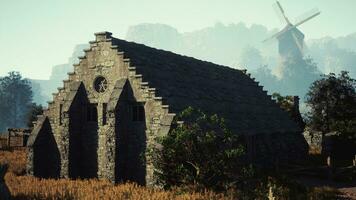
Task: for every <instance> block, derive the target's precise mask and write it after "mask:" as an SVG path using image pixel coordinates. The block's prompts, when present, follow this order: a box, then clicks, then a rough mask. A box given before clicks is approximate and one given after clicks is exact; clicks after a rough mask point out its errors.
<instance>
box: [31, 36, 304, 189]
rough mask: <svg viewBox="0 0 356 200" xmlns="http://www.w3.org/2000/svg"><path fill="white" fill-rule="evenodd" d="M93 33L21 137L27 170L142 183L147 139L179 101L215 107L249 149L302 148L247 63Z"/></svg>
mask: <svg viewBox="0 0 356 200" xmlns="http://www.w3.org/2000/svg"><path fill="white" fill-rule="evenodd" d="M95 36H96V39H95V41H92V42H90V48H89V49H86V50H84V51H85V55H84V56H82V57H80V58H79V59H80V62H79V63H78V64H75V65H74V71H73V72H72V73H68V79H67V80H64V81H63V87H59V88H58V91H57V92H56V93H53V101H51V102H48V103H49V104H48V109H47V110H45V111H44V114H43V115H42V116H39V118H38V121H37V122H36V123H35V127H34V129H33V131H32V133H31V136H30V138H29V140H28V144H27V145H28V147H29V153H28V163H27V171H28V173H29V174H31V175H34V176H38V177H43V178H60V177H63V178H73V179H76V178H104V179H108V180H110V181H112V182H123V181H135V182H137V183H139V184H141V185H151V184H152V183H153V182H152V181H153V168H152V163H151V161H150V159H149V156H148V154H147V152H146V149H147V147H148V146H150V145H153V141H154V137H156V136H162V135H165V134H167V133H168V132H169V131H170V128H171V125H172V121H173V118H174V116H175V113H178V112H180V111H182V110H183V109H185V108H186V107H188V106H192V107H195V108H198V109H201V110H203V111H205V112H207V113H217V114H219V115H220V116H222V117H224V118H225V119H226V122H227V125H228V127H229V128H230V129H231V130H233V131H234V132H236V133H237V134H243V135H245V136H246V137H247V138H248V140H247V141H249V142H248V143H249V144H248V148H249V149H250V150H249V151H250V152H254V151H257V153H253V154H254V155H263V156H267V157H268V156H271V155H273V154H274V153H275V152H276V151H278V152H284V153H285V155H287V154H288V152H293V154H295V155H298V154H303V152H304V151H305V146H306V145H305V144H304V142H305V141H303V139H302V138H303V136H302V134H301V130H300V129H299V128H298V126H297V125H296V123H295V122H294V121H293V120H292V119H290V117H289V116H288V114H287V113H286V112H285V111H283V110H282V109H280V108H279V106H278V105H277V104H276V103H275V102H274V101H273V100H271V96H269V95H267V92H266V91H264V90H263V87H262V86H259V85H258V82H256V81H254V79H252V78H250V77H249V75H247V74H246V73H244V72H242V71H239V70H235V69H231V68H228V67H225V66H219V65H215V64H213V63H208V62H204V61H199V60H197V59H194V58H190V57H186V56H180V55H177V54H173V53H171V52H166V51H162V50H157V49H153V48H150V47H146V46H144V45H140V44H135V43H131V42H126V41H123V40H119V39H116V38H113V37H112V36H111V33H109V32H101V33H96V34H95ZM260 136H261V137H260ZM269 141H272V142H271V143H270V144H273V145H270V144H268V142H269ZM256 145H257V146H256ZM259 146H261V147H262V146H263V147H265V148H264V149H265V151H263V152H262V151H260V150H259V149H260V148H259ZM275 146H276V147H278V148H275ZM288 148H293V151H288V150H289V149H288ZM263 156H262V157H263ZM281 157H282V156H281ZM284 157H286V158H288V157H289V158H291V157H292V156H290V155H289V156H288V155H287V156H284Z"/></svg>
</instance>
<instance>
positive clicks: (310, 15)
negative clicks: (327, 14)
mask: <svg viewBox="0 0 356 200" xmlns="http://www.w3.org/2000/svg"><path fill="white" fill-rule="evenodd" d="M320 13H321V12H320V11H319V10H318V9H313V10H311V11H309V12H308V13H306V14H304V15H303V16H304V17H303V18H304V19H303V20H298V21H299V22H298V23H296V24H295V25H294V26H296V27H297V26H300V25H302V24H304V23H305V22H307V21H309V20H311V19H313V18H314V17H316V16H318V15H320ZM305 16H308V17H305Z"/></svg>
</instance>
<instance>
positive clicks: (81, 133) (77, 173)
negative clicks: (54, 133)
mask: <svg viewBox="0 0 356 200" xmlns="http://www.w3.org/2000/svg"><path fill="white" fill-rule="evenodd" d="M98 128H99V127H98V110H97V104H93V103H90V102H89V99H88V97H87V94H86V90H85V89H84V86H81V88H80V89H79V90H78V94H77V95H76V97H75V99H74V100H73V103H72V105H71V108H70V111H69V177H70V178H74V179H76V178H82V179H88V178H96V177H97V176H98V154H97V149H98Z"/></svg>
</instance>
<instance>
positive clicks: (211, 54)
mask: <svg viewBox="0 0 356 200" xmlns="http://www.w3.org/2000/svg"><path fill="white" fill-rule="evenodd" d="M274 32H276V30H272V31H269V30H268V29H267V28H265V27H264V26H261V25H251V26H250V27H247V26H246V25H245V24H243V23H239V24H230V25H224V24H222V23H217V24H215V25H214V26H212V27H207V28H204V29H201V30H197V31H193V32H187V33H179V32H178V31H177V30H176V29H175V28H173V27H171V26H168V25H163V24H139V25H136V26H132V27H130V28H129V30H128V31H127V35H126V39H127V40H130V41H135V42H137V43H142V44H145V45H148V46H152V47H156V48H159V49H165V50H169V51H172V52H175V53H179V54H183V55H188V56H192V57H195V58H198V59H202V60H207V61H211V62H214V63H218V64H223V65H229V66H235V67H238V66H239V64H240V60H239V57H240V54H241V53H242V50H243V49H244V48H248V47H252V48H257V49H259V50H260V51H261V52H262V53H263V54H264V57H265V58H266V63H267V64H268V57H270V56H273V55H274V56H275V55H276V53H277V49H276V45H275V44H273V43H262V42H261V41H262V40H264V39H265V38H267V37H268V36H270V35H272V34H273V33H274Z"/></svg>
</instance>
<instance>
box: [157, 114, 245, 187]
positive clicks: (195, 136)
mask: <svg viewBox="0 0 356 200" xmlns="http://www.w3.org/2000/svg"><path fill="white" fill-rule="evenodd" d="M175 120H176V122H177V121H181V120H183V121H184V123H183V124H181V125H178V126H177V127H176V128H174V129H173V130H171V131H170V132H169V134H168V135H167V136H163V137H160V138H158V139H157V142H158V144H159V146H160V147H161V148H160V149H159V148H158V147H156V149H154V151H152V152H153V160H154V165H155V168H156V169H157V170H156V171H155V176H156V178H157V182H158V183H159V184H161V185H163V186H164V187H165V188H170V187H172V186H186V185H188V186H189V185H193V186H194V187H197V188H198V189H199V188H211V189H217V190H223V189H226V188H228V187H231V186H233V185H234V184H236V183H238V182H239V181H242V180H243V177H244V176H246V175H248V174H249V173H250V172H251V171H250V169H249V168H245V167H244V166H243V164H242V163H243V162H242V156H243V155H244V147H243V146H242V144H241V140H240V139H239V137H238V136H237V135H236V134H232V133H231V132H230V131H229V130H228V129H227V128H226V126H225V123H224V120H223V119H222V118H219V117H218V116H217V115H211V116H209V115H206V114H204V113H203V112H201V111H200V110H195V109H193V108H191V107H189V108H187V109H186V110H184V111H182V112H181V114H179V115H178V116H177V118H176V119H175Z"/></svg>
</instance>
